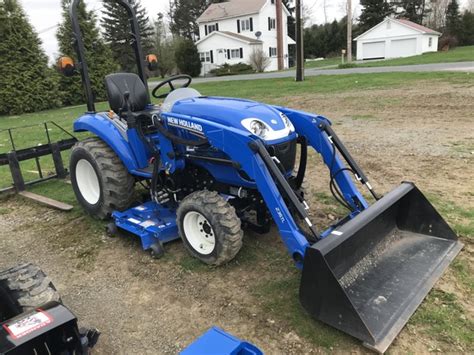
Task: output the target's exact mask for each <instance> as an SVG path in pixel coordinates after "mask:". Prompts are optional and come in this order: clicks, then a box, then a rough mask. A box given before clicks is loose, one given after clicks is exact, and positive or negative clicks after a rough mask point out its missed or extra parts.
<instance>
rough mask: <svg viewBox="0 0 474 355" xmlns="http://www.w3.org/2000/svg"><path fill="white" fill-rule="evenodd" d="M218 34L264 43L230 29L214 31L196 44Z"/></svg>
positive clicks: (239, 39)
mask: <svg viewBox="0 0 474 355" xmlns="http://www.w3.org/2000/svg"><path fill="white" fill-rule="evenodd" d="M216 35H220V36H224V37H227V38H229V37H230V38H232V39H236V40H238V41H241V42H245V43H250V44H262V43H263V42H262V41H260V40H258V39H256V38H250V37H247V36H242V35H240V34H237V33H233V32H229V31H214V32H212V33H211V34H210V35H209V36H206V37H204V38H202V39H200V40H199V41H197V42H196V45H198V44H199V43H202V42H204V41H205V40H207V39H209V38H210V37H212V36H216Z"/></svg>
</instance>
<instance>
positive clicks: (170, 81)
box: [151, 74, 193, 99]
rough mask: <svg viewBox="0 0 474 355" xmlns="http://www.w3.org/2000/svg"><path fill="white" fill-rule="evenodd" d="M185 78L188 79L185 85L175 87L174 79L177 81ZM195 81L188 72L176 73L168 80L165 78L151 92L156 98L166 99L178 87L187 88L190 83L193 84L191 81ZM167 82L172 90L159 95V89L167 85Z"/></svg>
mask: <svg viewBox="0 0 474 355" xmlns="http://www.w3.org/2000/svg"><path fill="white" fill-rule="evenodd" d="M183 79H186V80H187V81H186V82H185V83H184V85H182V86H180V87H179V88H175V87H174V85H173V81H176V80H183ZM192 81H193V78H192V77H190V76H189V75H186V74H182V75H175V76H172V77H171V78H168V79H166V80H163V81H162V82H161V83H159V84H158V85H157V86H156V87H155V88H154V89H153V91H152V92H151V94H152V95H153V97H154V98H156V99H164V98H166V96H168V95H169V94H170V93H171V92H172V91H175V90H176V89H181V88H187V87H188V86H189V85H191V82H192ZM166 84H168V86H169V87H170V89H171V90H170V91H169V92H167V93H166V94H161V95H158V91H159V90H160V89H161V88H162V87H163V86H165V85H166Z"/></svg>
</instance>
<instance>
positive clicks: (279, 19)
mask: <svg viewBox="0 0 474 355" xmlns="http://www.w3.org/2000/svg"><path fill="white" fill-rule="evenodd" d="M275 5H276V27H277V28H276V31H277V57H278V70H283V69H285V63H284V53H285V51H284V50H283V4H282V2H281V0H276V1H275Z"/></svg>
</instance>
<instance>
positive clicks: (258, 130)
mask: <svg viewBox="0 0 474 355" xmlns="http://www.w3.org/2000/svg"><path fill="white" fill-rule="evenodd" d="M249 130H250V132H252V134H255V135H256V136H259V137H260V138H263V137H265V134H266V133H267V126H265V124H264V123H263V122H261V121H257V120H253V121H251V122H250V125H249Z"/></svg>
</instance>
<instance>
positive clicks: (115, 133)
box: [73, 114, 139, 172]
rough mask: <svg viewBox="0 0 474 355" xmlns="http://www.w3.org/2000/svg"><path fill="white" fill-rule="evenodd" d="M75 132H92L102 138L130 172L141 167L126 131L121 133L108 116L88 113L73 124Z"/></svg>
mask: <svg viewBox="0 0 474 355" xmlns="http://www.w3.org/2000/svg"><path fill="white" fill-rule="evenodd" d="M73 128H74V132H91V133H93V134H95V135H96V136H97V137H99V138H100V139H102V140H103V141H104V142H105V143H107V145H108V146H109V147H110V148H112V150H113V151H114V152H115V154H117V156H118V157H119V158H120V160H121V161H122V163H123V164H124V165H125V167H126V168H127V170H128V171H129V172H132V171H135V170H138V169H139V166H138V163H137V160H136V158H135V155H134V154H133V150H132V148H131V146H130V144H129V142H128V141H127V139H126V137H127V135H126V131H124V132H123V133H121V132H120V131H119V129H118V128H117V127H116V126H115V125H114V124H113V123H112V121H111V120H110V119H109V118H108V117H104V116H103V115H101V114H86V115H84V116H82V117H80V118H78V119H77V120H76V121H75V122H74V125H73Z"/></svg>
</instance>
